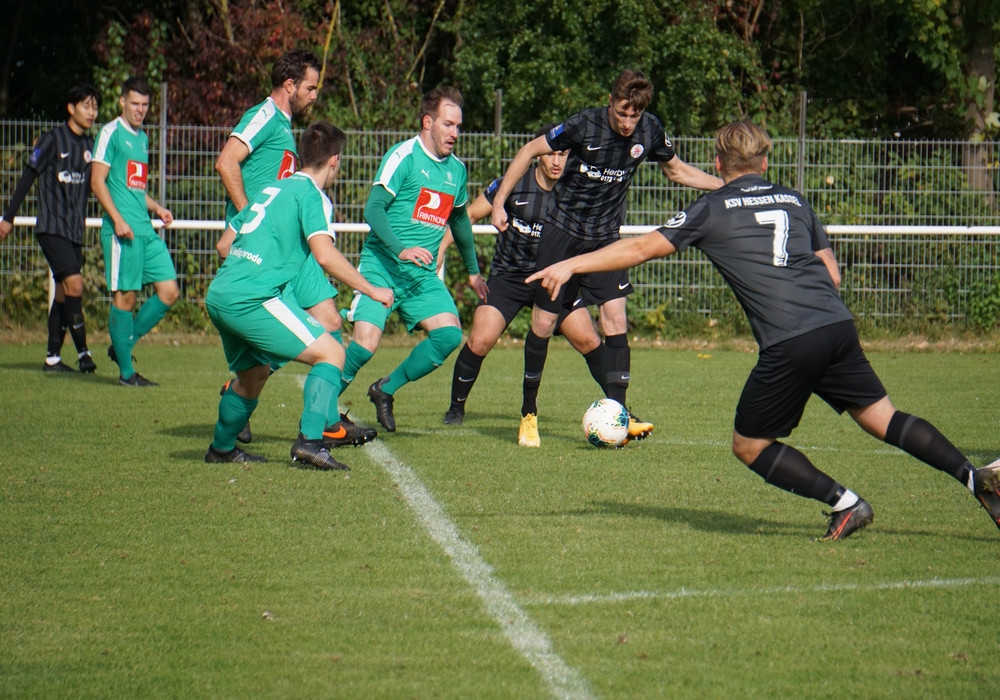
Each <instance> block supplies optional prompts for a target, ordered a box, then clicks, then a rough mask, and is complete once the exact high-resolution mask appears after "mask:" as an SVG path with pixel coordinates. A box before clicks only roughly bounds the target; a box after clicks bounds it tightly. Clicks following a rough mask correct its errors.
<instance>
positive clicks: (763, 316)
mask: <svg viewBox="0 0 1000 700" xmlns="http://www.w3.org/2000/svg"><path fill="white" fill-rule="evenodd" d="M658 231H659V232H660V233H661V234H663V236H664V237H665V238H666V239H667V240H668V241H670V242H671V243H672V244H673V245H674V246H675V247H676V248H677V249H678V250H683V249H685V248H687V247H688V246H694V247H695V248H698V249H699V250H700V251H702V252H703V253H705V255H707V256H708V258H709V260H711V261H712V264H713V265H715V267H716V269H718V271H719V272H720V273H721V274H722V276H723V277H724V278H725V280H726V282H728V283H729V286H730V287H731V288H732V290H733V292H734V293H735V294H736V298H737V299H738V300H739V302H740V305H741V306H742V307H743V310H744V311H745V312H746V315H747V318H748V319H749V321H750V327H751V328H752V329H753V334H754V337H755V338H756V339H757V342H758V343H759V344H760V347H761V349H764V348H766V347H768V346H770V345H773V344H775V343H779V342H781V341H783V340H788V339H789V338H794V337H795V336H798V335H802V334H803V333H807V332H808V331H811V330H815V329H817V328H822V327H824V326H828V325H831V324H834V323H839V322H841V321H846V320H851V319H853V317H852V316H851V312H850V311H848V309H847V307H846V306H844V303H843V301H841V299H840V295H839V294H838V293H837V289H836V287H835V286H834V284H833V280H832V278H831V277H830V273H829V271H828V270H827V268H826V266H825V265H824V264H823V261H822V260H820V259H819V257H817V256H816V251H817V250H823V249H824V248H829V247H830V242H829V239H828V238H827V237H826V229H824V228H823V225H822V224H821V223H820V221H819V218H818V217H817V216H816V212H814V211H813V209H812V207H811V206H809V203H808V202H806V200H805V198H803V196H802V195H801V194H799V193H798V192H796V191H795V190H791V189H788V188H786V187H781V186H780V185H775V184H773V183H771V182H768V181H767V180H765V179H764V178H762V177H760V176H759V175H744V176H742V177H739V178H736V179H735V180H733V181H731V182H729V183H728V184H726V185H725V186H723V187H721V188H719V189H717V190H715V191H714V192H709V193H707V194H703V195H702V196H701V197H699V198H698V199H697V200H696V201H695V202H694V203H693V204H692V205H691V206H689V207H688V208H687V209H685V210H684V211H682V212H681V213H679V214H677V215H676V216H675V217H674V218H673V219H671V220H670V221H669V222H667V224H666V225H664V226H661V227H660V228H659V229H658Z"/></svg>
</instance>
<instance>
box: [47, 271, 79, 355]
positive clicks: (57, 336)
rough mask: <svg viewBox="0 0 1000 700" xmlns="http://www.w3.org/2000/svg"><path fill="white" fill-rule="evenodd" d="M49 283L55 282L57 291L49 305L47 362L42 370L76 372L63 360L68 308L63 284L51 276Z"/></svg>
mask: <svg viewBox="0 0 1000 700" xmlns="http://www.w3.org/2000/svg"><path fill="white" fill-rule="evenodd" d="M49 284H55V285H56V286H55V293H54V295H53V299H52V304H51V306H49V324H48V331H49V340H48V347H47V348H46V349H45V364H44V365H42V370H43V371H45V372H75V371H76V370H74V369H73V368H72V367H70V366H69V365H67V364H66V363H65V362H63V361H62V346H63V341H64V339H65V337H66V322H65V321H64V320H63V317H64V316H65V310H66V297H65V294H64V292H63V287H62V284H59V283H56V282H55V280H53V279H52V278H49Z"/></svg>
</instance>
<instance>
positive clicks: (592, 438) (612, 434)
mask: <svg viewBox="0 0 1000 700" xmlns="http://www.w3.org/2000/svg"><path fill="white" fill-rule="evenodd" d="M583 435H584V437H586V438H587V442H589V443H590V444H591V445H593V446H594V447H621V446H622V445H623V444H624V443H625V440H626V439H627V438H628V411H627V410H625V407H624V406H622V405H621V404H620V403H618V402H617V401H615V400H614V399H598V400H597V401H595V402H594V403H592V404H590V408H588V409H587V410H586V411H585V412H584V414H583Z"/></svg>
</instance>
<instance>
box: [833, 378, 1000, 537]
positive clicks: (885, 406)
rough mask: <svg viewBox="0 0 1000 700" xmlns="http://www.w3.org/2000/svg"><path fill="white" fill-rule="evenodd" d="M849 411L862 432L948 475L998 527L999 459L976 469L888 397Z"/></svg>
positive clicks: (949, 444)
mask: <svg viewBox="0 0 1000 700" xmlns="http://www.w3.org/2000/svg"><path fill="white" fill-rule="evenodd" d="M848 412H849V413H850V414H851V417H852V418H853V419H854V420H855V421H857V423H858V425H860V426H861V427H862V428H864V430H865V432H867V433H869V434H870V435H872V436H874V437H876V438H878V439H879V440H882V441H884V442H886V443H888V444H890V445H892V446H894V447H898V448H899V449H901V450H903V451H904V452H906V453H908V454H910V455H912V456H914V457H916V458H917V459H919V460H920V461H921V462H923V463H924V464H929V465H930V466H932V467H934V468H935V469H937V470H939V471H942V472H944V473H945V474H950V475H951V476H952V477H953V478H954V479H955V480H956V481H958V482H959V483H960V484H962V485H963V486H965V487H966V488H967V489H968V490H969V493H971V494H972V495H973V496H975V497H976V499H977V500H978V501H979V502H980V503H981V504H982V506H983V508H985V509H986V512H987V513H989V515H990V519H991V520H992V521H993V523H994V524H995V525H996V526H997V527H998V528H1000V461H998V462H994V463H993V464H991V465H989V466H987V467H983V468H981V469H976V468H975V467H973V466H972V463H971V462H969V460H968V458H967V457H966V456H965V455H964V454H962V452H961V451H960V450H959V449H958V448H957V447H955V446H954V445H952V444H951V442H950V441H949V440H948V438H946V437H945V436H944V435H942V434H941V432H940V431H939V430H938V429H937V428H935V427H934V426H933V425H931V424H930V423H928V422H927V421H926V420H924V419H923V418H919V417H917V416H914V415H910V414H909V413H904V412H902V411H899V410H896V408H895V406H893V405H892V402H891V401H890V400H889V397H888V396H886V397H884V398H883V399H882V400H881V401H877V402H876V403H874V404H872V405H870V406H865V407H862V408H853V409H848Z"/></svg>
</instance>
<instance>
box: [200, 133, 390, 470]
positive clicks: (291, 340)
mask: <svg viewBox="0 0 1000 700" xmlns="http://www.w3.org/2000/svg"><path fill="white" fill-rule="evenodd" d="M345 140H346V137H345V136H344V133H343V132H342V131H340V130H339V129H337V128H336V127H334V126H331V125H330V124H326V123H322V122H321V123H318V124H313V125H311V126H310V127H309V128H307V129H306V130H305V132H304V133H303V134H302V137H301V140H300V142H299V153H300V157H301V168H302V169H301V170H300V171H299V172H297V173H295V174H294V175H292V176H290V177H288V178H285V179H282V180H275V181H274V182H272V183H271V184H270V185H267V186H266V187H264V188H263V190H262V191H261V192H260V193H259V194H257V195H256V196H255V197H253V198H252V199H251V202H250V204H249V205H248V206H247V207H245V208H244V209H243V210H242V211H241V212H240V213H239V214H238V215H237V216H236V217H234V219H233V221H231V222H230V223H229V226H230V227H231V228H232V229H233V237H234V238H235V241H234V243H233V246H232V250H231V251H230V253H229V255H228V256H227V257H226V261H225V262H224V263H223V264H222V267H221V268H219V272H218V274H217V275H216V277H215V279H214V280H213V281H212V284H211V285H209V288H208V294H207V295H206V298H205V306H206V308H207V309H208V314H209V317H210V318H211V319H212V323H214V324H215V326H216V328H217V329H218V330H219V335H220V336H221V337H222V345H223V349H224V350H225V353H226V360H227V361H228V363H229V368H230V369H231V370H232V371H234V372H235V373H236V377H237V381H236V382H235V383H234V384H233V385H231V386H230V387H229V388H228V389H227V390H226V391H225V392H224V393H223V395H222V398H221V399H220V401H219V418H218V421H217V422H216V425H215V435H214V438H213V440H212V444H211V445H210V446H209V449H208V452H207V453H206V454H205V461H206V462H212V463H216V462H262V461H265V460H264V458H263V457H260V456H257V455H250V454H247V453H246V452H244V451H243V450H241V449H240V448H238V447H237V446H236V435H237V433H238V432H239V431H240V428H242V427H243V426H244V425H245V424H246V422H247V421H248V420H249V419H250V414H251V413H253V410H254V408H255V407H256V406H257V399H258V397H259V396H260V392H261V390H262V389H263V387H264V383H265V382H266V381H267V377H268V375H269V374H270V373H271V360H272V359H277V360H282V361H288V360H296V361H298V362H302V363H304V364H307V365H311V366H312V369H311V370H310V372H309V374H308V376H307V377H306V381H305V386H304V388H303V399H304V405H303V410H302V417H301V420H300V422H299V436H298V438H297V439H296V440H295V442H294V443H293V444H292V450H291V454H292V457H293V458H294V459H295V460H296V461H299V462H302V463H303V464H305V465H308V466H311V467H313V468H316V469H322V470H330V469H346V468H347V467H346V466H345V465H343V464H341V463H340V462H338V461H337V460H335V459H334V458H333V457H331V456H330V453H329V451H328V450H327V447H326V446H325V445H324V444H323V429H324V427H325V426H327V425H329V424H330V422H331V420H330V419H331V418H332V417H334V416H337V415H338V409H337V395H338V392H337V389H338V387H339V386H340V374H341V370H342V368H343V365H344V348H343V346H342V345H340V343H338V342H337V341H336V340H334V339H333V337H332V336H330V334H329V333H327V332H326V330H325V329H324V328H323V327H322V325H320V323H319V322H318V321H317V320H316V319H315V318H313V317H312V316H310V315H309V314H308V313H307V312H306V311H305V310H304V309H303V308H302V307H301V306H300V305H298V304H297V303H296V300H295V297H294V295H289V294H286V293H285V288H286V286H287V285H288V284H289V282H291V281H292V280H293V279H294V278H295V275H296V274H297V273H298V271H299V269H300V268H301V267H302V265H303V263H304V262H305V261H306V260H307V259H308V258H309V257H310V255H311V256H312V257H314V258H315V259H316V261H317V262H318V263H319V264H320V265H321V266H322V268H323V269H324V270H325V271H326V272H327V273H328V274H330V275H333V276H334V277H336V278H338V279H340V280H342V281H343V282H344V283H346V284H349V285H352V286H353V287H355V288H356V289H359V290H361V291H362V292H364V293H365V294H367V295H368V296H369V297H370V298H371V299H374V300H377V302H378V303H379V304H382V305H383V306H385V307H387V308H388V307H389V306H391V305H392V302H393V294H392V291H391V290H389V289H379V288H376V287H375V285H372V284H369V283H368V281H367V280H365V279H364V277H362V276H361V275H360V274H359V273H358V272H357V271H356V270H355V269H354V268H353V267H352V266H351V264H350V263H349V262H348V261H347V259H346V258H344V256H343V255H342V254H341V253H340V252H339V251H338V250H337V249H336V248H335V247H334V245H333V237H332V234H331V232H330V227H329V222H330V219H331V216H332V209H333V205H332V204H331V203H330V200H329V198H327V196H326V195H325V194H324V193H323V190H325V189H326V188H328V187H330V185H332V184H333V180H334V178H335V177H336V174H337V170H338V169H339V167H340V152H341V150H342V149H343V146H344V142H345Z"/></svg>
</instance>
